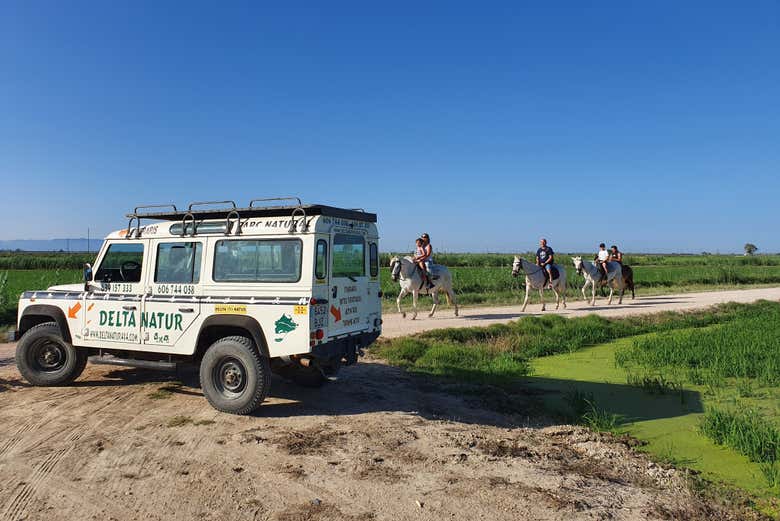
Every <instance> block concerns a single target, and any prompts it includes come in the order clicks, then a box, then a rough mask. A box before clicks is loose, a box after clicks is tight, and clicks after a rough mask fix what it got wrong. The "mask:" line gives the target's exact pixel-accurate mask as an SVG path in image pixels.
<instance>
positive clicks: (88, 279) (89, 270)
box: [84, 263, 92, 291]
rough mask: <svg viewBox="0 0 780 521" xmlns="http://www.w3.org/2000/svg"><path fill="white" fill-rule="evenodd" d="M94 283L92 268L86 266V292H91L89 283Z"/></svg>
mask: <svg viewBox="0 0 780 521" xmlns="http://www.w3.org/2000/svg"><path fill="white" fill-rule="evenodd" d="M91 281H92V266H90V265H89V263H87V264H84V291H89V283H90V282H91Z"/></svg>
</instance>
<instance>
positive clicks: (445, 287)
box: [390, 257, 458, 320]
mask: <svg viewBox="0 0 780 521" xmlns="http://www.w3.org/2000/svg"><path fill="white" fill-rule="evenodd" d="M390 276H391V277H392V279H393V280H394V281H395V282H398V283H400V284H401V292H400V293H399V294H398V298H397V299H396V301H395V303H396V305H397V306H398V312H399V313H401V316H402V317H404V318H406V312H405V311H402V310H401V299H402V298H404V297H405V296H406V295H407V294H409V293H411V294H412V320H414V319H415V318H417V297H418V296H419V295H420V294H423V295H431V296H432V297H433V307H432V308H431V312H430V313H428V316H429V317H432V316H433V314H434V313H436V306H438V305H439V291H443V292H444V295H445V296H446V297H447V303H448V304H450V305H454V306H455V316H456V317H457V316H458V302H457V300H455V292H454V291H453V290H452V275H450V270H448V269H447V267H446V266H442V265H441V264H436V265H434V274H433V276H434V277H436V278H432V279H431V283H433V288H431V289H430V290H429V289H428V288H427V287H425V279H423V276H422V273H420V270H419V269H417V264H415V263H414V260H413V259H412V257H403V258H398V257H393V258H392V259H390Z"/></svg>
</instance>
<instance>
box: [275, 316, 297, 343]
mask: <svg viewBox="0 0 780 521" xmlns="http://www.w3.org/2000/svg"><path fill="white" fill-rule="evenodd" d="M274 325H275V326H276V334H277V335H279V336H277V337H276V338H275V339H274V341H275V342H281V341H282V340H284V337H285V336H286V335H287V334H288V333H290V332H291V331H295V329H296V328H297V327H298V324H296V323H295V322H294V321H293V319H292V317H291V316H290V315H282V316H281V317H279V320H277V321H276V322H275V323H274Z"/></svg>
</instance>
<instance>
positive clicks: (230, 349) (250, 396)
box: [200, 336, 271, 414]
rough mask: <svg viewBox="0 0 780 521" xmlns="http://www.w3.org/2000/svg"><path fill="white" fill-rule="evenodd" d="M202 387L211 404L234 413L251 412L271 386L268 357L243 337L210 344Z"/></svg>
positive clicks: (202, 365) (201, 372)
mask: <svg viewBox="0 0 780 521" xmlns="http://www.w3.org/2000/svg"><path fill="white" fill-rule="evenodd" d="M200 386H201V389H202V390H203V394H204V395H205V396H206V399H207V400H208V401H209V403H210V404H211V406H212V407H214V408H215V409H217V410H218V411H222V412H228V413H231V414H250V413H251V412H253V411H255V410H256V409H257V408H258V407H260V404H261V403H263V400H265V398H266V396H268V392H269V390H270V388H271V367H270V364H269V362H268V358H266V357H264V356H262V355H260V353H258V351H257V349H256V347H255V344H254V342H253V341H252V340H251V339H249V338H246V337H243V336H229V337H225V338H221V339H219V340H217V341H216V342H214V343H213V344H211V346H210V347H209V348H208V350H206V354H205V355H203V360H202V361H201V362H200Z"/></svg>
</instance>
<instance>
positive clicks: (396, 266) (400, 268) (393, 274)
mask: <svg viewBox="0 0 780 521" xmlns="http://www.w3.org/2000/svg"><path fill="white" fill-rule="evenodd" d="M396 271H397V273H396ZM390 277H391V278H392V279H393V281H395V282H397V281H398V280H406V277H404V270H403V265H402V264H401V259H398V260H397V261H395V262H394V263H393V264H392V265H391V267H390Z"/></svg>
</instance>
